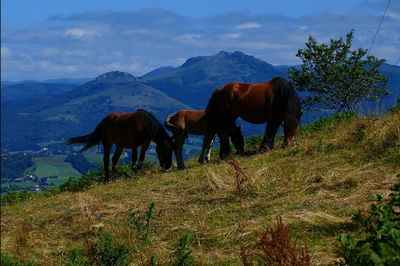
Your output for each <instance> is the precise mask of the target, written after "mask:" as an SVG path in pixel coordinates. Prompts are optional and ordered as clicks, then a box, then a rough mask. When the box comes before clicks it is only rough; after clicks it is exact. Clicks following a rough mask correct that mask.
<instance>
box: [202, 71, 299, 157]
mask: <svg viewBox="0 0 400 266" xmlns="http://www.w3.org/2000/svg"><path fill="white" fill-rule="evenodd" d="M206 112H207V116H209V119H208V120H207V121H208V124H207V133H206V134H205V136H204V140H203V148H202V152H201V157H200V160H201V161H202V162H204V151H205V147H207V146H208V145H209V142H210V140H211V139H212V137H213V134H215V133H214V132H217V133H218V134H220V135H221V136H222V138H223V139H221V150H224V151H226V152H225V154H222V155H223V156H225V155H227V154H229V149H228V148H227V140H226V137H227V133H226V131H227V129H229V128H230V127H231V125H232V124H234V123H235V121H236V119H237V118H238V117H241V118H242V119H243V120H245V121H247V122H250V123H253V124H263V123H267V126H266V129H265V133H264V138H263V141H262V143H261V146H260V150H268V149H272V148H273V147H274V139H275V135H276V132H277V131H278V128H279V127H280V125H281V124H283V129H284V139H283V143H282V147H285V146H287V145H288V143H289V141H290V140H291V139H292V138H293V136H294V135H295V134H296V132H297V131H298V128H299V125H300V118H301V115H302V114H303V113H302V111H301V103H300V98H299V96H298V94H297V92H296V90H295V89H294V88H293V86H292V85H291V84H290V83H289V82H288V81H287V80H285V79H283V78H274V79H272V80H270V81H268V82H264V83H253V84H245V83H238V82H233V83H229V84H227V85H226V86H225V87H223V88H221V89H217V90H215V91H214V93H213V94H212V96H211V97H210V99H209V101H208V105H207V110H206Z"/></svg>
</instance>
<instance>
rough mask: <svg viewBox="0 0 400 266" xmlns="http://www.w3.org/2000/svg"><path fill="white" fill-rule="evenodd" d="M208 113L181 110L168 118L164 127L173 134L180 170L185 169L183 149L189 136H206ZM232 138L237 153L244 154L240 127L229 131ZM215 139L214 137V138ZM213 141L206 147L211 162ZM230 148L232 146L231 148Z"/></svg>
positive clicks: (234, 127)
mask: <svg viewBox="0 0 400 266" xmlns="http://www.w3.org/2000/svg"><path fill="white" fill-rule="evenodd" d="M206 121H207V117H206V111H205V110H180V111H178V112H176V113H174V114H172V115H169V116H167V118H166V119H165V122H164V125H165V128H167V129H168V130H169V131H171V132H172V134H173V138H174V142H175V156H176V161H177V164H178V169H179V170H182V169H184V168H185V165H184V163H183V158H182V149H183V144H184V142H185V138H187V135H188V134H192V135H204V133H205V128H206ZM229 133H230V136H231V137H232V143H233V145H234V146H235V148H236V151H237V153H239V154H240V153H243V150H244V138H243V135H242V131H241V129H240V127H239V126H236V125H234V126H232V127H231V128H230V130H229ZM213 138H214V136H213ZM211 145H212V140H211V142H210V143H209V145H208V146H207V147H206V151H205V153H206V155H205V161H206V162H209V161H210V153H211ZM229 148H230V146H229Z"/></svg>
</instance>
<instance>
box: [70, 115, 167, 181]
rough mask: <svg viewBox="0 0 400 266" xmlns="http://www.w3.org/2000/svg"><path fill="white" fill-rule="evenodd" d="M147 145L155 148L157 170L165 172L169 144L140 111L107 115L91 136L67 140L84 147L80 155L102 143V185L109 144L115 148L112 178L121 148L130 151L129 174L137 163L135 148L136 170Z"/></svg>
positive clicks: (156, 125)
mask: <svg viewBox="0 0 400 266" xmlns="http://www.w3.org/2000/svg"><path fill="white" fill-rule="evenodd" d="M151 141H154V142H155V143H156V145H157V147H156V152H157V156H158V160H159V162H160V166H161V167H162V168H164V169H166V170H167V169H169V168H170V167H171V164H172V150H173V147H174V144H173V140H172V138H171V137H170V136H169V135H168V133H167V132H166V131H165V129H164V127H163V126H162V125H161V124H160V122H159V121H158V120H157V119H156V118H155V117H154V116H153V115H152V114H151V113H149V112H147V111H145V110H141V109H140V110H137V111H136V112H134V113H122V112H116V113H111V114H109V115H107V116H106V117H105V118H104V119H103V120H102V121H101V122H100V123H99V124H98V125H97V127H96V129H95V130H94V131H93V133H91V134H88V135H85V136H80V137H74V138H70V139H68V140H67V144H75V143H86V145H85V146H84V147H83V148H82V149H81V151H85V150H87V149H90V148H91V147H93V146H95V145H96V144H99V143H100V142H102V144H103V148H104V156H103V163H104V171H105V178H104V181H105V182H106V181H108V178H109V169H108V166H109V163H110V152H111V147H112V145H113V144H115V145H116V150H115V152H114V155H113V157H112V172H111V175H112V177H114V175H115V170H116V167H117V165H118V160H119V157H120V156H121V154H122V151H123V149H124V148H130V149H132V170H134V169H135V164H136V160H137V147H139V146H141V149H140V156H139V163H138V168H140V167H141V165H142V163H143V160H144V157H145V153H146V150H147V149H148V148H149V145H150V142H151Z"/></svg>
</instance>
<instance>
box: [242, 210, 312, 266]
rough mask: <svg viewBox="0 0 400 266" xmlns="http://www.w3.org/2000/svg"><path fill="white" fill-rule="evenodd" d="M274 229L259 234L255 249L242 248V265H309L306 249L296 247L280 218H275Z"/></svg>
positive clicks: (309, 259)
mask: <svg viewBox="0 0 400 266" xmlns="http://www.w3.org/2000/svg"><path fill="white" fill-rule="evenodd" d="M276 222H277V225H276V228H275V229H274V228H272V227H270V228H268V229H267V231H265V232H263V233H261V234H260V242H259V243H258V244H257V245H256V246H255V247H248V248H242V250H241V259H242V262H243V265H245V266H248V265H253V263H252V261H256V262H258V264H259V265H298V266H300V265H302V266H303V265H311V257H310V255H309V254H308V250H307V247H297V246H296V242H293V241H292V238H291V236H290V234H289V231H288V229H287V227H286V226H285V225H284V224H283V222H282V218H281V217H280V216H278V217H277V218H276Z"/></svg>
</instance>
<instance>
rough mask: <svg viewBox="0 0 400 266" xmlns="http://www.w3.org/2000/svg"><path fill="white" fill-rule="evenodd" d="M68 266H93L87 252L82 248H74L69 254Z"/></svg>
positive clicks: (66, 263)
mask: <svg viewBox="0 0 400 266" xmlns="http://www.w3.org/2000/svg"><path fill="white" fill-rule="evenodd" d="M65 265H66V266H89V265H91V263H90V259H89V257H88V254H87V251H86V250H85V249H83V248H82V247H76V248H72V249H71V250H70V251H69V252H68V257H67V261H66V262H65Z"/></svg>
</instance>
